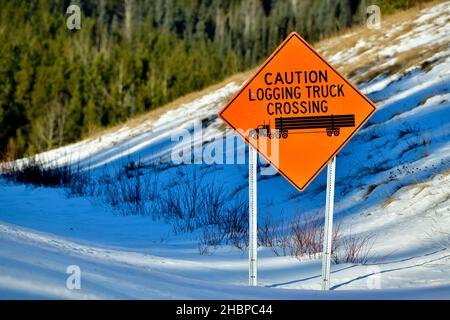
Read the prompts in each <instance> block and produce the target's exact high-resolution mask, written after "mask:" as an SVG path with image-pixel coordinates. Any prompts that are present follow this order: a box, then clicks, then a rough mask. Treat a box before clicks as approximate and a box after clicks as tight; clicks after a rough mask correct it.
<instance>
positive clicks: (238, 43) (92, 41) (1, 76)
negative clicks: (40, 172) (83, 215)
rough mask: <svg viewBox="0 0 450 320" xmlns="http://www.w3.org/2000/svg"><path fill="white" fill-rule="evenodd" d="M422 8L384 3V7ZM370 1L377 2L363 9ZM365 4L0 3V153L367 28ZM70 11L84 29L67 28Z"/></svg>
mask: <svg viewBox="0 0 450 320" xmlns="http://www.w3.org/2000/svg"><path fill="white" fill-rule="evenodd" d="M417 1H418V0H416V1H414V0H394V1H387V0H379V1H373V2H375V3H379V4H380V5H381V6H382V9H383V8H385V9H386V11H393V10H396V9H401V8H405V7H406V6H408V5H411V4H412V3H413V2H417ZM370 3H372V2H370ZM370 3H369V1H368V0H242V1H238V0H142V1H139V0H98V1H69V0H65V1H61V0H30V1H22V0H9V1H1V2H0V154H1V157H3V158H13V157H20V156H24V155H32V154H34V153H36V152H41V151H45V150H48V149H51V148H54V147H58V146H61V145H64V144H66V143H69V142H73V141H76V140H78V139H80V138H82V137H84V136H87V135H89V134H90V133H91V132H93V131H94V130H96V129H98V128H102V127H106V126H111V125H113V124H116V123H119V122H121V121H124V120H125V119H127V118H129V117H132V116H134V115H137V114H140V113H143V112H145V111H147V110H151V109H154V108H157V107H158V106H161V105H162V104H165V103H167V102H168V101H171V100H173V99H174V98H176V97H179V96H181V95H183V94H186V93H188V92H191V91H194V90H198V89H200V88H203V87H205V86H207V85H209V84H212V83H214V82H217V81H220V80H221V79H223V78H224V77H226V76H228V75H231V74H233V73H236V72H238V71H241V70H244V69H247V68H249V67H253V66H255V65H256V64H258V63H259V62H261V60H262V59H264V58H265V57H266V56H267V55H268V54H269V53H270V52H271V51H272V50H273V49H274V48H275V47H276V46H277V45H278V44H279V43H280V42H281V41H282V39H283V38H284V37H285V36H286V35H287V34H289V33H290V32H292V31H297V32H299V33H300V34H301V35H302V36H304V37H305V38H306V39H308V40H309V41H316V40H318V39H320V38H321V37H323V36H325V35H327V34H330V33H333V32H336V31H338V30H340V29H342V28H346V27H348V26H350V25H352V24H355V23H362V22H363V21H364V20H365V18H366V13H365V8H366V6H367V5H369V4H370ZM70 4H78V5H80V7H81V12H82V19H81V30H78V31H70V30H69V29H67V27H66V19H67V15H66V14H65V12H66V9H67V7H68V6H69V5H70Z"/></svg>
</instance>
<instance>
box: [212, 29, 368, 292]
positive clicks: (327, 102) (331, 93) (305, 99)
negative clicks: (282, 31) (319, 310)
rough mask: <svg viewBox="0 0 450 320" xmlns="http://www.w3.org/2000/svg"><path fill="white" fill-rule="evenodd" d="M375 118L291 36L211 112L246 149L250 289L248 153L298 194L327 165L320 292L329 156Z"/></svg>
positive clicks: (328, 229) (329, 214)
mask: <svg viewBox="0 0 450 320" xmlns="http://www.w3.org/2000/svg"><path fill="white" fill-rule="evenodd" d="M375 111H376V106H375V105H374V104H373V102H372V101H370V100H369V99H368V98H367V97H366V96H364V95H363V94H362V93H361V92H360V91H359V90H358V88H357V87H356V86H355V85H353V84H352V83H351V82H350V81H349V80H348V79H346V78H345V77H344V76H343V75H341V74H340V73H339V71H337V70H336V69H335V68H334V67H333V66H331V65H330V64H329V63H328V62H327V61H326V60H325V59H324V58H323V57H322V56H320V54H319V53H317V52H316V51H315V50H314V49H313V48H312V47H311V45H309V44H308V43H307V42H306V41H305V40H304V39H303V38H302V37H300V35H298V34H297V33H295V32H293V33H291V34H290V35H289V36H288V37H287V39H286V40H285V41H284V42H283V43H282V44H281V45H280V46H279V47H278V48H277V49H276V50H275V52H274V53H273V54H272V55H271V56H270V57H269V58H268V59H267V60H266V62H264V64H263V65H262V66H261V67H260V68H259V69H258V70H257V71H256V73H255V74H254V75H253V76H252V78H250V79H249V80H248V81H247V82H246V83H245V84H244V85H243V86H242V88H241V89H240V90H239V91H238V92H237V93H236V94H235V95H234V96H233V97H232V98H231V100H230V101H229V102H228V103H227V104H226V105H225V107H224V108H223V109H222V110H221V111H220V112H219V114H218V116H219V118H220V119H222V120H223V121H224V122H225V123H226V124H227V125H228V126H229V127H230V128H232V129H233V130H235V132H236V133H237V134H238V135H240V136H241V137H242V139H244V140H245V142H247V143H248V144H249V145H250V163H251V164H250V168H249V170H250V172H249V184H250V185H249V193H250V194H249V195H250V204H249V209H250V212H249V214H250V220H249V228H250V235H249V236H250V243H249V249H250V252H249V259H250V284H251V285H252V284H256V244H255V243H256V155H253V152H255V150H256V151H257V152H258V153H259V154H260V155H261V156H262V157H264V158H265V159H266V160H267V161H268V162H269V163H270V164H271V165H272V166H273V167H274V168H275V169H277V170H278V172H279V173H280V175H282V176H283V177H285V178H286V179H287V180H288V181H289V182H290V183H291V184H292V185H294V186H295V187H296V188H297V189H298V190H300V191H304V190H305V189H306V188H307V187H308V185H309V184H310V183H311V182H312V181H313V180H314V179H315V178H316V177H317V175H319V173H320V172H321V171H322V170H323V169H324V168H325V167H326V166H327V165H328V182H327V186H328V189H327V200H326V203H327V205H326V210H325V213H326V221H325V234H324V240H325V242H324V248H323V249H324V252H323V259H324V260H323V270H322V272H323V277H322V278H323V280H322V283H323V288H324V289H328V288H329V280H330V279H329V278H330V261H331V244H332V223H333V201H334V175H335V164H336V159H335V157H336V155H337V154H338V153H339V151H340V150H341V149H342V148H343V147H344V146H345V145H346V144H347V143H348V142H349V141H350V139H352V138H353V136H354V135H355V134H356V133H357V132H358V130H360V129H361V128H362V126H363V125H364V124H365V123H366V122H367V121H368V120H369V118H370V117H371V116H372V115H373V114H374V113H375ZM252 161H254V162H252ZM252 174H254V175H252Z"/></svg>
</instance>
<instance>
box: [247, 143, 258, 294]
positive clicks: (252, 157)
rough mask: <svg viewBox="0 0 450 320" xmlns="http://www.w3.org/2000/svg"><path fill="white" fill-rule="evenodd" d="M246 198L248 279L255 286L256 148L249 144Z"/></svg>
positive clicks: (256, 220) (256, 224) (256, 243)
mask: <svg viewBox="0 0 450 320" xmlns="http://www.w3.org/2000/svg"><path fill="white" fill-rule="evenodd" d="M248 157H249V161H248V191H249V194H248V200H249V217H248V218H249V219H248V221H249V223H248V226H249V233H248V234H249V242H248V249H249V250H248V261H249V272H248V277H249V278H248V280H249V285H250V286H256V284H257V265H256V264H257V255H258V253H257V249H258V242H257V240H258V239H257V231H258V227H257V226H258V219H257V201H256V194H257V193H256V179H257V174H258V172H257V160H258V158H257V153H256V150H255V149H254V148H253V147H252V146H251V145H249V153H248Z"/></svg>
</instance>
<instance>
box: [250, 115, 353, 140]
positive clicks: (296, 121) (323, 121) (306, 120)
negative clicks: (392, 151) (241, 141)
mask: <svg viewBox="0 0 450 320" xmlns="http://www.w3.org/2000/svg"><path fill="white" fill-rule="evenodd" d="M354 126H355V115H354V114H344V115H333V114H332V115H329V116H314V117H289V118H283V117H280V118H275V128H273V129H272V128H271V126H270V123H269V124H265V123H264V124H262V125H259V126H258V127H257V128H255V129H252V130H250V132H249V136H250V137H252V138H253V139H258V138H259V137H267V138H269V139H280V138H283V139H287V138H288V136H289V134H296V133H318V132H326V133H327V136H329V137H332V136H333V135H334V136H336V137H337V136H338V135H339V134H340V129H341V128H349V127H354ZM319 129H323V130H320V131H317V130H319ZM297 130H306V131H303V132H297ZM312 130H316V131H312Z"/></svg>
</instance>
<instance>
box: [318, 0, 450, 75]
mask: <svg viewBox="0 0 450 320" xmlns="http://www.w3.org/2000/svg"><path fill="white" fill-rule="evenodd" d="M442 2H444V1H431V2H428V3H422V4H419V5H417V6H415V7H413V8H411V9H408V10H405V11H401V12H397V13H395V14H393V15H389V16H383V17H382V28H381V29H379V30H374V29H369V28H366V27H365V26H354V27H352V28H349V29H347V30H345V32H342V31H341V32H339V33H337V34H336V35H334V36H332V37H330V38H328V39H326V40H323V41H320V42H318V43H317V44H316V47H317V48H318V51H319V52H320V53H321V54H322V55H323V56H324V57H325V58H330V57H332V56H333V55H335V54H337V53H339V52H345V51H347V50H349V49H351V48H353V47H355V45H356V44H357V43H358V41H359V40H361V39H376V40H375V41H372V43H371V45H373V44H378V45H379V46H380V48H383V47H386V46H388V45H394V44H395V43H396V42H397V41H398V37H399V36H401V35H404V34H406V33H408V32H410V31H411V30H413V29H414V28H416V27H417V25H416V24H414V20H415V19H416V18H418V17H419V16H420V11H421V10H423V9H425V8H429V7H432V6H435V5H436V4H438V3H442ZM449 23H450V22H449ZM399 26H401V28H398V27H399ZM395 28H398V30H396V29H395ZM393 30H394V31H393ZM387 31H389V32H391V34H390V35H389V37H388V36H387V34H386V32H387ZM446 46H448V43H444V44H442V43H440V44H435V45H434V46H432V47H427V46H423V47H418V48H414V49H412V50H408V51H405V52H401V53H399V54H398V55H396V61H395V62H394V63H392V64H386V65H385V66H382V64H383V63H385V62H387V61H389V59H392V58H389V57H382V56H379V55H378V54H376V52H377V50H373V48H374V47H373V46H371V47H370V48H360V49H358V51H357V55H356V56H358V59H357V60H355V61H352V63H348V61H342V62H340V63H337V64H336V67H337V69H338V70H339V71H341V72H342V73H343V74H345V75H346V76H348V77H353V81H354V82H355V83H362V82H366V81H369V80H372V79H373V78H375V77H376V76H379V75H381V74H385V75H390V74H394V73H397V72H401V71H404V70H406V69H408V68H410V67H413V66H421V62H423V61H424V60H426V59H428V58H430V57H431V56H432V55H434V54H436V53H438V52H440V50H442V49H445V48H446ZM380 66H381V67H380Z"/></svg>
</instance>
